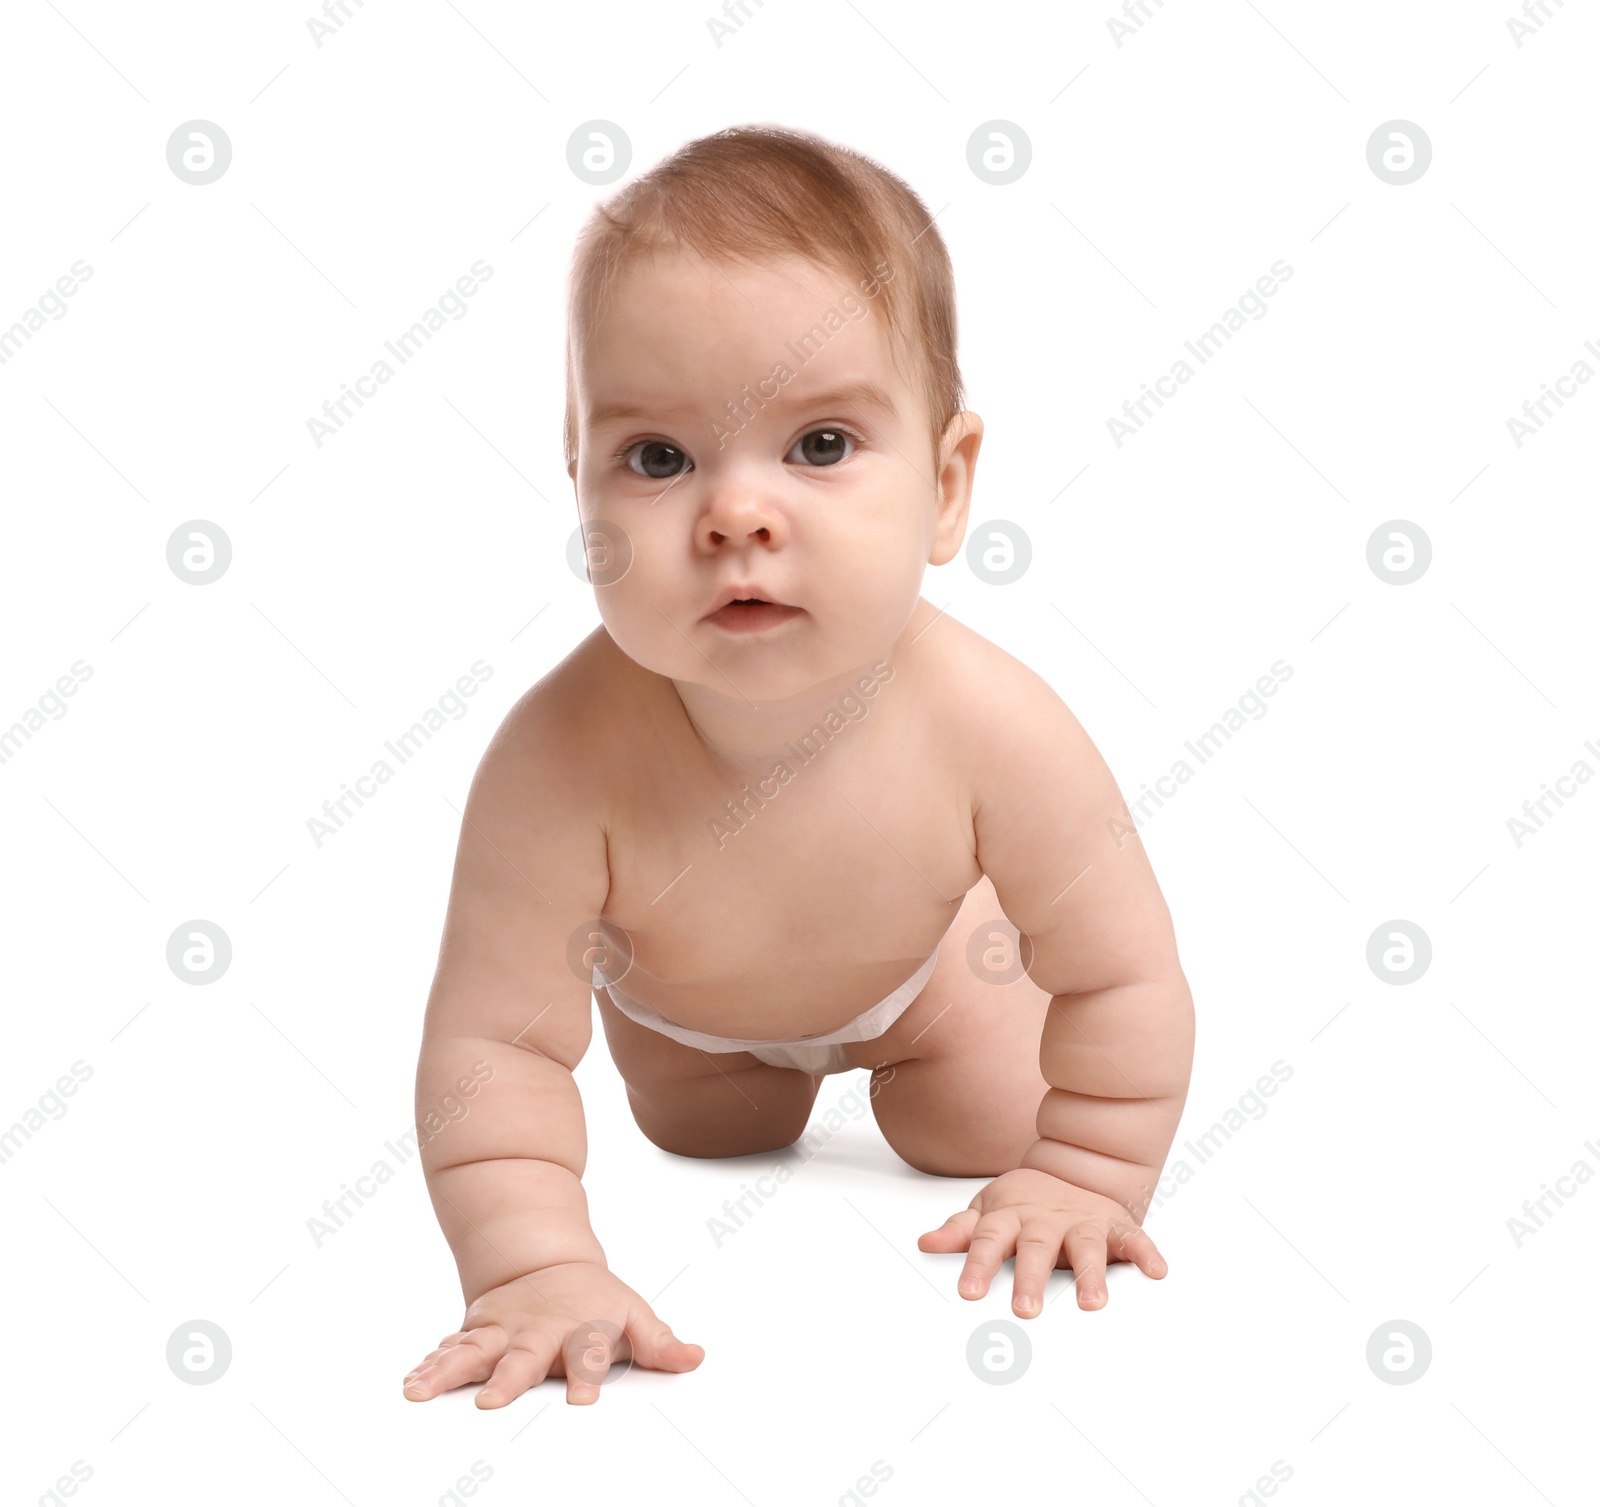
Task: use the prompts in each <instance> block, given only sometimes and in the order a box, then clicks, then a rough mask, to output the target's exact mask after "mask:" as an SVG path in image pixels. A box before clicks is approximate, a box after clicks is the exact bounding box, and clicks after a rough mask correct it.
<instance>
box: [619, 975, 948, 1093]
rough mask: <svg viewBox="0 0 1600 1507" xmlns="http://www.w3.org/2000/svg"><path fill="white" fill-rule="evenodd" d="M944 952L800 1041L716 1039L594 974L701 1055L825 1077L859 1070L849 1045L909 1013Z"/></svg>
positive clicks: (649, 1021)
mask: <svg viewBox="0 0 1600 1507" xmlns="http://www.w3.org/2000/svg"><path fill="white" fill-rule="evenodd" d="M938 958H939V949H938V947H937V946H935V947H934V949H933V952H932V954H931V955H930V956H929V958H928V960H927V962H925V963H924V964H923V965H922V966H921V967H920V968H919V969H917V971H916V972H915V973H913V974H912V975H911V977H910V978H908V979H907V980H906V981H905V983H903V984H902V985H901V986H900V987H899V988H898V989H896V990H895V991H894V993H893V994H891V995H889V997H888V998H887V999H882V1000H879V1001H878V1003H877V1004H875V1005H874V1006H873V1007H872V1008H871V1009H870V1010H867V1011H865V1012H864V1013H863V1014H861V1015H858V1016H856V1018H855V1019H854V1020H852V1021H850V1022H849V1023H848V1024H847V1025H842V1026H840V1027H839V1029H838V1030H837V1031H828V1032H826V1033H825V1034H822V1035H817V1036H802V1037H801V1038H799V1039H798V1040H796V1041H750V1040H745V1039H743V1038H739V1037H733V1036H712V1035H709V1034H708V1033H707V1032H705V1031H691V1030H690V1029H689V1028H688V1027H687V1026H680V1025H677V1024H675V1023H674V1022H673V1021H670V1020H668V1019H667V1018H666V1016H664V1015H663V1014H661V1012H660V1011H659V1010H655V1009H652V1008H651V1007H650V1006H649V1005H646V1004H643V1003H642V1002H641V1001H639V1000H636V999H634V998H632V997H631V996H630V995H627V994H624V993H623V992H622V990H621V988H620V987H619V986H618V985H616V984H608V983H607V982H606V981H605V978H604V977H603V976H602V975H601V972H600V970H599V969H598V968H596V969H595V970H594V980H593V982H594V987H595V988H596V989H604V990H605V991H606V993H607V994H608V995H610V997H611V1003H612V1004H614V1005H615V1006H616V1007H617V1008H618V1009H619V1010H620V1011H622V1013H623V1014H624V1015H626V1016H627V1017H628V1018H629V1019H630V1020H635V1021H637V1022H638V1023H639V1024H640V1025H641V1026H644V1027H646V1028H647V1029H649V1030H651V1031H656V1032H659V1033H660V1034H661V1035H662V1036H670V1037H671V1038H672V1039H673V1040H674V1041H681V1042H682V1043H683V1044H684V1045H685V1046H691V1047H698V1048H699V1049H700V1050H701V1051H702V1052H750V1053H753V1054H754V1055H755V1056H756V1057H758V1058H760V1060H761V1061H762V1062H768V1063H771V1064H772V1066H773V1067H792V1068H798V1069H799V1070H800V1071H801V1072H802V1073H812V1074H814V1075H821V1074H825V1073H846V1072H849V1071H850V1069H851V1068H853V1067H854V1066H855V1064H854V1063H853V1062H851V1060H850V1058H849V1057H848V1056H847V1055H846V1053H845V1050H844V1043H845V1042H849V1041H872V1040H873V1039H875V1038H876V1037H879V1036H882V1035H883V1034H884V1032H885V1031H887V1030H888V1029H889V1027H890V1026H892V1025H893V1024H894V1023H895V1022H896V1021H897V1020H899V1018H900V1017H901V1016H902V1015H903V1014H905V1012H906V1010H907V1009H908V1008H909V1007H910V1005H911V1002H912V1000H914V999H915V998H916V997H917V996H918V995H919V994H921V993H922V990H923V986H924V985H925V984H926V983H927V982H928V979H929V978H930V977H931V976H932V974H933V965H934V964H935V963H936V962H937V961H938Z"/></svg>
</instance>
